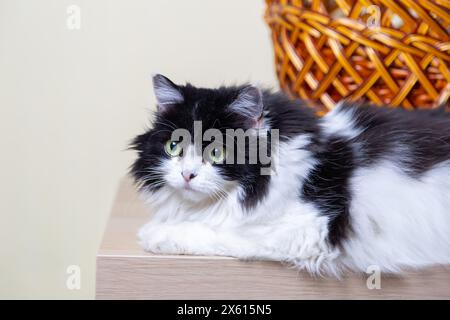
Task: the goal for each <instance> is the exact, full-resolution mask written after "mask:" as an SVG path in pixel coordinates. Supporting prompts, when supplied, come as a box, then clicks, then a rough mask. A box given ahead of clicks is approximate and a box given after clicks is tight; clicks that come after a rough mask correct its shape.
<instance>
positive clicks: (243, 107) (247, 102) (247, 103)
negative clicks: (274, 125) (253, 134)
mask: <svg viewBox="0 0 450 320" xmlns="http://www.w3.org/2000/svg"><path fill="white" fill-rule="evenodd" d="M229 108H230V110H232V111H233V112H236V113H239V114H241V115H243V116H245V117H247V118H250V119H252V120H253V121H254V123H255V125H257V123H258V121H259V120H260V119H261V117H262V113H263V99H262V92H261V90H260V89H259V88H258V87H255V86H251V85H249V86H246V87H244V88H242V89H241V90H240V92H239V94H238V96H237V98H236V99H235V100H234V101H233V102H232V103H231V104H230V106H229Z"/></svg>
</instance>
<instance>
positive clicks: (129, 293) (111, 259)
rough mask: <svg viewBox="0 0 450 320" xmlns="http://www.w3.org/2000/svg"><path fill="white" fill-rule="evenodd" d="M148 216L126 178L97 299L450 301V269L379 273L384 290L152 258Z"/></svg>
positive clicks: (244, 265) (348, 280)
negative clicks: (144, 238)
mask: <svg viewBox="0 0 450 320" xmlns="http://www.w3.org/2000/svg"><path fill="white" fill-rule="evenodd" d="M149 216H150V213H149V212H148V210H147V209H146V207H145V205H144V204H143V201H142V200H141V199H140V198H139V196H138V194H137V193H136V191H135V188H134V186H133V185H132V183H131V180H130V179H129V178H124V179H123V180H122V181H121V183H120V186H119V190H118V193H117V196H116V200H115V202H114V205H113V209H112V212H111V216H110V219H109V222H108V225H107V227H106V230H105V234H104V237H103V241H102V244H101V247H100V249H99V252H98V255H97V290H96V291H97V298H99V299H119V298H129V299H314V298H315V299H398V298H399V299H450V267H434V268H431V269H429V270H425V271H422V272H408V273H406V274H404V275H402V276H390V275H382V277H381V289H369V288H368V286H367V279H368V277H369V276H370V275H367V274H352V275H348V276H346V277H345V278H344V279H341V280H336V279H332V278H312V277H311V276H310V275H308V274H306V273H303V272H298V271H296V270H293V269H290V268H288V267H287V266H285V265H282V264H280V263H277V262H268V261H252V262H244V261H240V260H238V259H235V258H231V257H216V256H189V255H154V254H150V253H147V252H145V251H143V250H142V248H141V247H140V246H139V245H138V243H137V237H136V233H137V230H138V229H139V227H141V226H142V225H143V224H144V223H145V222H146V221H147V220H148V218H149ZM369 281H370V280H369Z"/></svg>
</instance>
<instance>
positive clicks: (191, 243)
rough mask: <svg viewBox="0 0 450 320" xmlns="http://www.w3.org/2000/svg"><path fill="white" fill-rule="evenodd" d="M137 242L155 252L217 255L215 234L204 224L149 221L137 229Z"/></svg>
mask: <svg viewBox="0 0 450 320" xmlns="http://www.w3.org/2000/svg"><path fill="white" fill-rule="evenodd" d="M138 238H139V243H140V244H141V246H142V247H143V248H144V250H146V251H149V252H152V253H156V254H193V255H218V254H220V253H222V252H221V251H220V249H219V248H217V247H215V246H214V244H215V243H216V242H217V241H216V239H217V235H216V232H215V231H214V230H212V229H211V228H209V227H208V226H206V225H203V224H200V223H192V222H178V223H167V222H164V223H154V222H150V223H148V224H146V225H145V226H144V227H142V228H141V229H140V230H139V233H138Z"/></svg>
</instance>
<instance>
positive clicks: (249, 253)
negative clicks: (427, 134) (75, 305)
mask: <svg viewBox="0 0 450 320" xmlns="http://www.w3.org/2000/svg"><path fill="white" fill-rule="evenodd" d="M322 121H323V125H324V127H326V128H327V132H328V133H329V134H333V133H335V132H340V133H344V134H345V135H347V136H348V137H352V136H353V135H355V134H357V132H358V130H357V129H355V128H354V127H353V125H352V122H351V115H349V114H346V113H345V112H339V109H336V110H335V111H334V112H331V113H329V114H328V115H327V116H326V117H324V118H323V119H322ZM309 138H310V137H308V136H306V135H303V136H298V137H297V138H295V139H292V140H290V141H288V142H285V143H282V144H280V145H279V147H278V149H277V150H276V152H278V154H277V156H278V158H279V159H280V161H278V162H277V163H276V164H275V168H274V173H273V176H272V177H271V182H270V187H269V188H270V189H269V192H268V196H267V197H266V198H264V200H263V201H262V202H261V203H260V204H259V205H258V206H257V207H256V208H255V209H252V211H251V212H245V210H243V209H242V207H241V206H240V204H239V199H240V197H242V196H243V191H242V190H241V189H240V188H239V186H238V185H235V184H233V183H230V182H226V181H225V180H223V179H222V178H221V176H220V175H219V174H218V173H217V172H216V171H215V169H214V167H213V166H211V165H210V164H208V163H202V161H201V157H200V156H198V155H195V154H194V153H193V152H188V153H187V155H186V156H184V157H182V158H172V159H171V160H169V161H167V162H166V163H164V164H162V166H163V167H162V168H163V171H164V172H165V180H166V181H168V183H169V185H167V186H164V187H163V188H161V189H160V190H159V191H156V192H155V193H144V196H145V198H146V200H147V202H148V204H149V206H150V207H151V208H152V213H153V215H152V218H151V220H150V222H149V223H148V224H146V225H145V226H144V227H143V228H141V230H140V231H139V239H140V243H141V244H142V246H143V247H144V248H145V250H148V251H151V252H154V253H163V254H196V255H225V256H234V257H238V258H241V259H267V260H277V261H284V262H287V263H289V264H293V265H294V266H296V267H297V268H299V269H306V270H308V271H310V272H311V273H314V274H321V273H326V274H332V275H336V276H338V275H339V274H341V272H342V271H343V270H346V269H350V270H356V271H366V269H367V268H368V267H369V266H370V265H377V266H379V267H380V268H381V270H382V271H388V272H396V271H399V270H401V269H402V267H404V266H408V267H423V266H426V265H431V264H443V263H450V232H449V231H450V164H449V163H447V164H445V163H442V164H441V165H439V166H437V167H435V168H433V169H432V170H430V171H428V172H427V173H426V174H425V175H424V176H423V177H422V179H420V180H415V179H413V178H410V177H408V176H407V175H405V174H404V173H403V172H402V171H401V170H400V169H399V168H398V167H397V166H396V165H395V164H394V163H398V161H395V162H394V161H389V159H385V160H383V162H380V163H375V164H374V165H373V166H372V167H368V168H365V169H359V170H357V171H356V172H355V173H354V174H353V176H352V178H351V183H350V184H351V188H352V192H353V198H352V205H351V208H350V214H351V219H352V224H353V233H352V234H351V235H350V236H349V237H348V239H347V240H344V242H343V245H342V246H341V247H340V249H338V248H331V247H330V246H329V244H328V242H327V240H326V237H327V233H328V226H327V223H328V221H327V219H328V218H326V217H324V216H321V215H320V214H319V212H318V210H317V208H315V207H314V206H313V205H311V204H308V203H305V202H302V201H301V200H300V197H299V194H298V190H300V186H301V183H302V180H303V179H304V178H305V177H306V176H307V174H308V172H309V171H310V170H311V169H312V168H314V165H315V163H314V161H313V160H311V159H312V157H311V155H310V154H309V153H308V152H307V151H301V149H300V147H301V146H303V145H305V144H306V143H307V141H308V139H309ZM192 149H193V148H192ZM183 170H190V171H192V172H195V173H196V174H197V177H196V178H195V179H193V180H192V181H191V183H190V186H189V187H188V186H187V185H186V182H185V181H184V179H183V177H182V175H181V172H182V171H183Z"/></svg>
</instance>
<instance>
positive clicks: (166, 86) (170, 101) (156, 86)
mask: <svg viewBox="0 0 450 320" xmlns="http://www.w3.org/2000/svg"><path fill="white" fill-rule="evenodd" d="M153 91H154V92H155V97H156V102H157V105H158V112H164V111H165V110H167V108H169V107H170V106H173V105H176V104H180V103H183V101H184V97H183V95H182V94H181V91H180V88H179V87H178V86H177V85H176V84H175V83H173V82H172V81H170V80H169V79H168V78H166V77H165V76H163V75H162V74H156V75H154V76H153Z"/></svg>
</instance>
